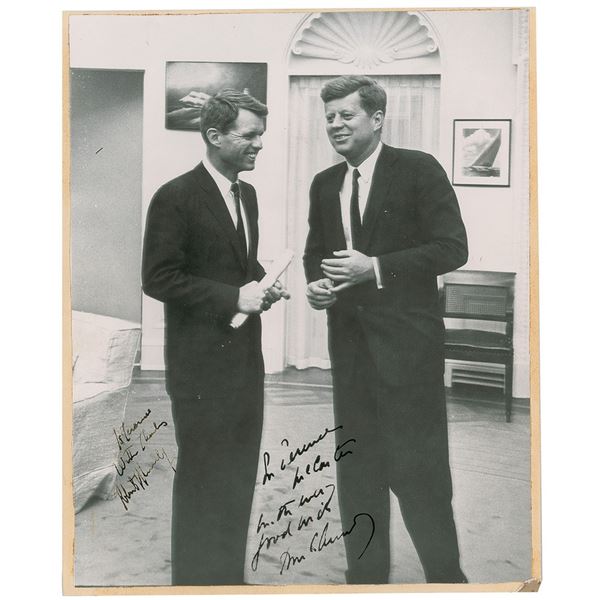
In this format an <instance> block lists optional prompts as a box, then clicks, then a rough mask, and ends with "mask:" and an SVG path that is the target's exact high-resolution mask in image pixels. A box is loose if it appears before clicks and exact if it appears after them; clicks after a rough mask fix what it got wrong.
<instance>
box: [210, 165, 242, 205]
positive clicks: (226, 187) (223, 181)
mask: <svg viewBox="0 0 600 600" xmlns="http://www.w3.org/2000/svg"><path fill="white" fill-rule="evenodd" d="M202 163H203V164H204V168H205V169H206V170H207V171H208V174H209V175H210V176H211V177H212V178H213V179H214V180H215V183H216V184H217V187H218V188H219V191H220V192H221V196H223V198H227V197H228V196H229V193H230V191H231V185H232V184H233V183H237V184H238V185H239V183H240V182H239V180H238V179H236V180H235V181H229V179H227V177H225V175H223V174H222V173H220V172H219V171H217V169H216V168H215V166H214V165H213V164H212V163H211V162H210V160H209V159H208V157H206V159H205V160H203V161H202Z"/></svg>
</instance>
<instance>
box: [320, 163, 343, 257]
mask: <svg viewBox="0 0 600 600" xmlns="http://www.w3.org/2000/svg"><path fill="white" fill-rule="evenodd" d="M346 170H347V165H346V163H345V162H343V163H340V164H339V165H336V168H335V170H334V172H333V173H332V176H331V177H330V178H329V179H328V180H327V181H326V182H325V184H324V185H323V188H322V194H323V196H322V197H323V200H324V203H323V206H324V212H326V216H327V222H329V223H330V224H331V225H330V226H331V228H332V230H333V231H332V233H333V247H334V248H336V249H337V250H345V249H346V236H345V235H344V223H343V221H342V208H341V205H340V189H341V188H342V183H343V182H344V176H345V175H346Z"/></svg>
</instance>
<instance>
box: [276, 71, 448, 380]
mask: <svg viewBox="0 0 600 600" xmlns="http://www.w3.org/2000/svg"><path fill="white" fill-rule="evenodd" d="M331 78H332V77H331V76H327V77H304V76H302V77H291V78H290V113H289V114H290V121H289V138H288V139H289V141H290V146H289V168H288V173H289V179H288V189H287V201H288V247H290V248H292V249H293V250H294V253H295V259H294V261H293V263H292V265H291V267H290V270H289V272H288V281H287V285H288V288H289V290H290V292H291V294H292V297H293V298H294V301H293V302H290V303H288V304H287V315H286V321H287V322H286V332H287V333H286V365H288V366H295V367H297V368H299V369H304V368H307V367H320V368H325V369H326V368H329V353H328V350H327V327H326V313H325V311H315V310H313V309H311V308H310V306H309V305H308V302H307V301H306V300H305V288H306V284H305V279H304V272H303V268H302V253H303V249H304V243H305V241H306V234H307V231H308V222H307V219H308V192H309V189H310V184H311V181H312V179H313V177H314V176H315V174H316V173H318V172H319V171H321V170H323V169H326V168H327V167H329V166H331V165H332V164H334V163H336V162H340V161H342V160H343V158H342V157H341V156H340V155H339V154H337V153H336V152H335V151H334V150H333V149H332V147H331V145H330V143H329V140H328V139H327V133H326V132H325V118H324V111H323V102H322V101H321V98H320V96H319V94H320V91H321V87H322V85H323V83H324V82H325V81H327V80H328V79H331ZM376 79H377V82H378V83H379V84H380V85H381V86H382V87H383V88H384V89H385V90H386V92H387V97H388V102H387V111H386V117H385V122H384V127H383V142H384V143H386V144H389V145H391V146H397V147H403V148H412V149H416V150H423V151H425V152H429V153H430V154H433V155H434V156H435V155H436V154H437V150H438V144H439V112H440V111H439V98H440V78H439V76H437V75H407V76H398V75H390V76H377V77H376Z"/></svg>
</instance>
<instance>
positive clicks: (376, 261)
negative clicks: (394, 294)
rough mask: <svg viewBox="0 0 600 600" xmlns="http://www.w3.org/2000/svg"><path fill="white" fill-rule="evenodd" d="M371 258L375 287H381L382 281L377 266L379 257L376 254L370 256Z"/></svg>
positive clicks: (380, 288) (379, 288)
mask: <svg viewBox="0 0 600 600" xmlns="http://www.w3.org/2000/svg"><path fill="white" fill-rule="evenodd" d="M371 260H372V261H373V270H374V271H375V282H376V283H377V289H378V290H382V289H383V281H382V279H381V270H380V268H379V259H378V258H377V257H376V256H372V257H371Z"/></svg>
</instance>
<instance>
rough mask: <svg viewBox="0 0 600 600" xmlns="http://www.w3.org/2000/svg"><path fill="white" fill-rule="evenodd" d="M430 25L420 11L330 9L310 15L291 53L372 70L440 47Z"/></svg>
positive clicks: (425, 54) (428, 52)
mask: <svg viewBox="0 0 600 600" xmlns="http://www.w3.org/2000/svg"><path fill="white" fill-rule="evenodd" d="M438 46H439V45H438V42H437V40H436V38H435V34H434V32H433V30H432V28H431V26H430V24H429V23H428V22H427V21H426V20H425V18H424V17H423V15H421V14H419V13H417V12H399V11H393V12H386V11H377V12H347V13H345V12H331V13H329V12H327V13H315V14H313V15H311V16H310V17H309V18H308V19H306V21H305V22H304V23H303V24H302V25H301V26H300V28H299V30H298V31H297V32H296V35H295V36H294V39H293V41H292V45H291V51H292V54H293V55H295V56H302V57H305V58H317V59H325V60H336V61H339V62H341V63H345V64H354V65H355V66H356V67H358V68H360V69H369V68H373V67H377V66H379V65H381V64H385V63H391V62H394V61H397V60H404V59H410V58H419V57H422V56H429V55H430V54H433V53H434V52H437V50H438Z"/></svg>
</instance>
